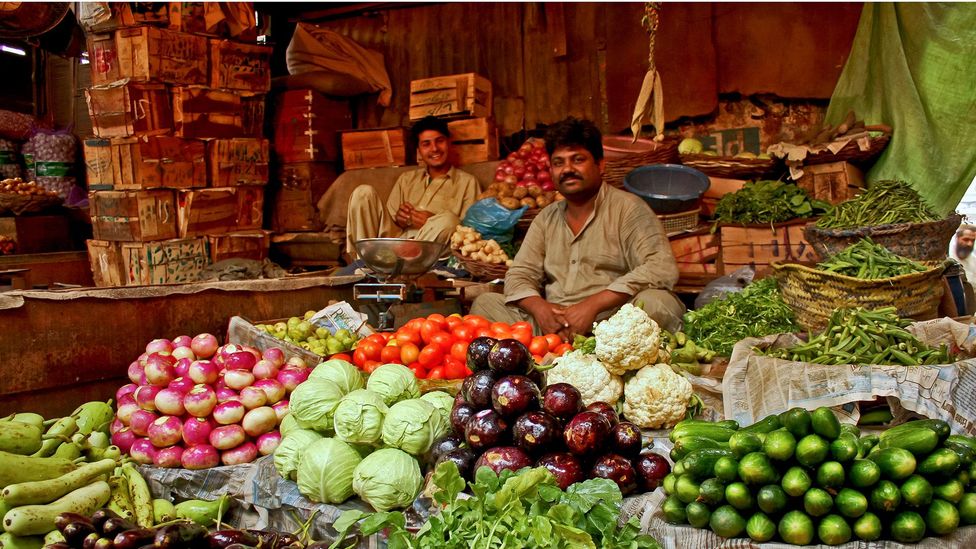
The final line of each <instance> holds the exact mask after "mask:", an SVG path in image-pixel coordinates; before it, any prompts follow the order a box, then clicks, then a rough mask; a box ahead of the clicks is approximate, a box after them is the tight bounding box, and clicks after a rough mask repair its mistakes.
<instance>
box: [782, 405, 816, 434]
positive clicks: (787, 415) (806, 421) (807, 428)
mask: <svg viewBox="0 0 976 549" xmlns="http://www.w3.org/2000/svg"><path fill="white" fill-rule="evenodd" d="M779 421H780V423H782V424H783V427H786V428H787V429H788V430H789V432H791V433H793V436H794V437H796V438H797V439H798V440H799V439H801V438H803V437H805V436H807V435H809V434H810V433H811V432H813V431H812V428H811V425H810V424H811V418H810V412H808V411H806V410H805V409H803V408H791V409H789V410H787V411H785V412H783V413H782V414H780V415H779Z"/></svg>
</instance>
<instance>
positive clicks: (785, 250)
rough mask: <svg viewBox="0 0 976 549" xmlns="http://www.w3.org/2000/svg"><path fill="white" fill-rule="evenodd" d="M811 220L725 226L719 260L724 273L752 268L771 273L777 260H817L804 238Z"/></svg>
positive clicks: (722, 228)
mask: <svg viewBox="0 0 976 549" xmlns="http://www.w3.org/2000/svg"><path fill="white" fill-rule="evenodd" d="M810 221H811V220H809V219H802V220H796V221H790V222H787V223H776V224H774V225H773V226H772V228H771V227H770V226H769V225H748V226H737V225H722V226H721V227H720V228H719V233H720V235H721V236H720V239H721V251H720V259H721V263H722V265H723V268H724V272H725V273H726V274H727V273H730V272H732V271H734V270H736V269H738V268H740V267H744V266H747V265H748V266H751V267H753V268H755V269H756V271H757V272H768V271H769V265H770V264H771V263H772V262H774V261H816V255H815V252H814V250H813V247H812V246H810V244H809V243H808V242H807V241H806V239H805V238H804V236H803V228H804V227H805V226H806V224H807V223H809V222H810Z"/></svg>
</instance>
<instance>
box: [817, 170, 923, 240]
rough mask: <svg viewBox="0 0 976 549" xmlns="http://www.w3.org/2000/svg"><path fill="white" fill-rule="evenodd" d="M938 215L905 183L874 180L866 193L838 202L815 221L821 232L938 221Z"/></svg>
mask: <svg viewBox="0 0 976 549" xmlns="http://www.w3.org/2000/svg"><path fill="white" fill-rule="evenodd" d="M938 220H939V216H937V215H936V214H935V212H933V210H932V208H931V207H929V205H928V204H926V203H925V201H924V200H922V197H921V196H920V195H919V194H918V191H916V190H915V189H913V188H912V186H911V185H909V184H908V183H906V182H904V181H890V180H886V181H875V182H874V183H871V184H869V185H868V188H867V190H866V191H864V192H863V193H862V194H860V195H858V196H857V197H855V198H852V199H851V200H848V201H846V202H841V203H840V204H838V205H837V206H836V207H834V208H833V209H832V210H831V211H829V212H828V213H827V214H826V215H824V216H823V217H821V218H820V219H819V220H817V227H820V228H821V229H857V228H860V227H874V226H877V225H888V224H891V223H923V222H927V221H938Z"/></svg>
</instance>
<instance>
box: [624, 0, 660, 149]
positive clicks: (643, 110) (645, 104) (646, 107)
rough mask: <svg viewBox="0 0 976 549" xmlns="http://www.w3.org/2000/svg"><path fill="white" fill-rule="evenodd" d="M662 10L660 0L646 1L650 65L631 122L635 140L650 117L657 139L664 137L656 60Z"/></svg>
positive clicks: (642, 23)
mask: <svg viewBox="0 0 976 549" xmlns="http://www.w3.org/2000/svg"><path fill="white" fill-rule="evenodd" d="M660 11H661V3H660V2H646V3H645V4H644V17H643V18H641V26H642V27H644V30H646V31H647V46H648V53H647V64H648V67H647V74H645V75H644V82H643V84H642V85H641V90H640V94H638V96H637V104H636V105H634V115H633V117H632V118H631V122H630V129H631V131H632V132H633V134H634V141H635V142H636V141H637V139H638V138H639V137H640V133H641V128H642V127H643V126H644V120H645V119H647V118H650V121H651V124H653V125H654V132H655V139H656V140H661V139H663V138H664V89H663V88H662V86H661V75H660V74H658V72H657V64H656V63H655V62H654V46H655V41H656V39H657V27H658V22H659V14H660Z"/></svg>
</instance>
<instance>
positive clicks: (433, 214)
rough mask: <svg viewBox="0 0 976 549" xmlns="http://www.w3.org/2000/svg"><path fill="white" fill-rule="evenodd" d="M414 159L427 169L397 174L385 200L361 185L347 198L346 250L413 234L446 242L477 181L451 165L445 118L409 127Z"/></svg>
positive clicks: (475, 190) (471, 198)
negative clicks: (370, 240) (363, 241)
mask: <svg viewBox="0 0 976 549" xmlns="http://www.w3.org/2000/svg"><path fill="white" fill-rule="evenodd" d="M410 133H411V136H412V137H413V140H414V141H415V142H416V144H417V158H418V160H423V162H424V164H425V167H424V168H421V169H418V170H414V171H410V172H407V173H404V174H403V175H401V176H400V177H399V178H398V179H397V181H396V184H395V185H394V186H393V190H392V191H391V192H390V196H389V198H388V199H387V200H386V204H385V207H384V204H383V202H382V200H380V197H379V194H377V192H376V189H374V188H373V187H372V186H371V185H360V186H358V187H356V189H355V190H353V192H352V195H351V196H350V197H349V209H348V217H347V221H346V235H347V236H346V252H347V253H348V254H349V257H350V258H352V259H355V258H356V247H355V245H354V244H353V243H354V242H355V241H357V240H361V239H364V238H413V239H417V240H434V241H438V242H444V243H447V241H448V240H449V239H450V237H451V233H453V232H454V229H455V228H456V227H457V226H458V224H459V223H460V219H461V218H462V217H463V216H464V212H465V211H466V210H467V209H468V208H469V207H470V206H471V205H472V204H474V203H475V200H476V199H477V196H478V193H479V192H480V187H479V185H478V180H477V179H475V177H474V176H473V175H471V174H469V173H467V172H463V171H461V170H459V169H457V168H456V167H454V165H453V164H452V163H451V134H450V131H449V130H448V129H447V122H445V121H444V120H441V119H438V118H434V117H432V116H428V117H427V118H424V119H422V120H420V121H418V122H417V123H416V124H414V126H413V128H411V130H410Z"/></svg>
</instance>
